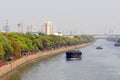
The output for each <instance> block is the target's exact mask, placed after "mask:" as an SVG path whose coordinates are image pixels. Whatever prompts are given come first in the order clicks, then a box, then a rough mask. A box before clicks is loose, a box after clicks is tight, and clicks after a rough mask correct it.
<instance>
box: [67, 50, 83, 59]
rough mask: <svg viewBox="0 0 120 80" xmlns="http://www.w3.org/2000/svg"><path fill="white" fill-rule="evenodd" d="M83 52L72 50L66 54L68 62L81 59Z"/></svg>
mask: <svg viewBox="0 0 120 80" xmlns="http://www.w3.org/2000/svg"><path fill="white" fill-rule="evenodd" d="M81 55H82V52H81V51H79V50H71V51H67V52H66V59H67V60H76V59H81Z"/></svg>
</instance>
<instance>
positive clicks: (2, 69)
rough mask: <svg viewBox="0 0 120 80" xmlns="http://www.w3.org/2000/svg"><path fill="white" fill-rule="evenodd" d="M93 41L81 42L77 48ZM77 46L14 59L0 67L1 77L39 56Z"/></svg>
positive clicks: (42, 56) (54, 53) (49, 54)
mask: <svg viewBox="0 0 120 80" xmlns="http://www.w3.org/2000/svg"><path fill="white" fill-rule="evenodd" d="M90 44H91V43H85V44H80V45H76V48H80V47H84V46H87V45H90ZM74 48H75V46H70V47H62V48H59V49H55V50H49V51H46V52H38V53H37V54H33V55H29V56H24V57H22V58H20V59H18V60H15V61H12V62H10V63H9V64H7V65H4V66H2V67H0V77H2V76H3V75H5V74H7V73H9V72H10V71H12V70H14V69H16V68H17V67H19V66H20V65H22V64H25V63H27V62H31V60H34V59H37V58H45V57H48V56H51V55H56V54H59V53H61V52H64V51H67V50H70V49H74Z"/></svg>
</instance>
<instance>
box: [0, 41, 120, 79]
mask: <svg viewBox="0 0 120 80" xmlns="http://www.w3.org/2000/svg"><path fill="white" fill-rule="evenodd" d="M99 45H101V46H102V47H103V49H102V50H98V49H96V47H97V46H99ZM80 50H81V51H82V52H83V54H82V59H81V60H74V61H67V60H66V58H65V53H61V54H58V55H55V56H52V57H49V58H46V59H42V60H36V61H33V62H32V63H30V64H28V65H24V66H22V67H20V68H19V69H16V70H14V71H12V72H10V73H9V74H7V75H5V76H4V77H3V78H2V79H0V80H120V63H119V62H120V47H114V42H111V41H107V40H105V39H98V40H96V42H95V43H94V44H92V45H90V46H87V47H83V48H80Z"/></svg>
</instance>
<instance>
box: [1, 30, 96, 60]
mask: <svg viewBox="0 0 120 80" xmlns="http://www.w3.org/2000/svg"><path fill="white" fill-rule="evenodd" d="M93 40H94V38H93V37H92V36H87V35H81V36H74V38H70V37H63V36H55V35H46V34H43V33H39V35H35V34H31V33H26V34H18V33H15V32H10V33H0V59H6V58H9V57H11V56H14V57H21V56H22V52H24V51H25V52H32V51H37V50H39V49H51V48H57V47H61V46H69V45H75V44H80V43H83V42H91V41H93Z"/></svg>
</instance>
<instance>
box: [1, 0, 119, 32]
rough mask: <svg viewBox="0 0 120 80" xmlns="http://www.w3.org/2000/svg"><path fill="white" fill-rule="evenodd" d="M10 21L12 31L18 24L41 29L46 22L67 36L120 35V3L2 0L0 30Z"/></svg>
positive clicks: (109, 0)
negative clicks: (86, 34)
mask: <svg viewBox="0 0 120 80" xmlns="http://www.w3.org/2000/svg"><path fill="white" fill-rule="evenodd" d="M7 19H8V21H9V26H10V30H11V31H17V23H19V22H22V23H23V25H24V29H25V30H26V28H27V26H29V25H31V24H32V25H33V26H35V28H37V29H41V28H40V27H41V25H42V20H46V19H47V20H51V21H52V22H53V27H54V31H61V32H64V33H70V32H72V33H74V34H77V33H108V32H109V29H112V32H114V33H120V0H0V29H2V28H3V26H4V25H5V24H6V20H7Z"/></svg>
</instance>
